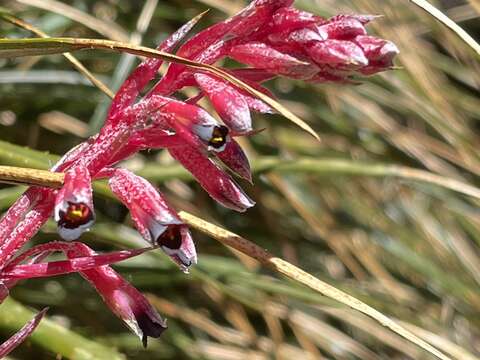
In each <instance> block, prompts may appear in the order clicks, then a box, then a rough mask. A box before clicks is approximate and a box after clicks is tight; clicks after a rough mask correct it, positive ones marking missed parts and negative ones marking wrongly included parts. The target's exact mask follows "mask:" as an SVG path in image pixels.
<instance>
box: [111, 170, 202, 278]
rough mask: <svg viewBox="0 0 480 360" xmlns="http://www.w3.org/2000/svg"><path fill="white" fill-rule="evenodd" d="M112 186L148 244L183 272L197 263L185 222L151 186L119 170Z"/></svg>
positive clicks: (137, 177) (112, 180) (139, 178)
mask: <svg viewBox="0 0 480 360" xmlns="http://www.w3.org/2000/svg"><path fill="white" fill-rule="evenodd" d="M109 185H110V188H111V189H112V191H113V192H114V194H115V195H117V196H118V198H119V199H120V200H121V201H122V202H123V203H124V204H125V206H127V208H128V209H129V210H130V213H131V216H132V219H133V221H134V222H135V225H136V227H137V229H138V231H139V232H140V234H141V235H142V236H143V238H144V239H145V240H147V241H149V242H150V243H151V244H153V245H156V246H157V245H158V246H160V247H161V248H162V250H163V251H164V252H165V253H166V254H167V255H169V256H170V257H172V259H173V260H174V261H175V262H176V263H178V264H179V265H181V268H182V270H183V271H186V269H188V267H189V266H191V265H192V264H195V263H196V262H197V254H196V251H195V246H194V244H193V241H192V239H191V237H190V235H187V233H185V231H183V230H182V228H183V225H184V224H183V222H182V221H181V220H180V218H179V217H178V215H177V214H176V212H175V211H174V210H173V209H172V208H171V207H170V205H169V204H168V203H167V202H166V201H165V199H164V198H163V197H162V195H161V194H160V193H159V192H158V191H157V189H155V187H154V186H153V185H152V184H150V183H149V182H148V181H147V180H145V179H144V178H142V177H140V176H137V175H135V174H133V173H131V172H130V171H128V170H124V169H117V170H116V171H115V174H114V175H113V176H112V177H111V178H110V180H109ZM187 232H188V231H187Z"/></svg>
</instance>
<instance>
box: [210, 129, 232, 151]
mask: <svg viewBox="0 0 480 360" xmlns="http://www.w3.org/2000/svg"><path fill="white" fill-rule="evenodd" d="M227 135H228V128H227V127H226V126H223V125H219V126H215V127H214V128H213V131H212V137H211V138H210V140H209V141H208V145H210V146H211V147H213V148H214V149H220V148H221V147H222V146H223V145H225V143H226V142H227Z"/></svg>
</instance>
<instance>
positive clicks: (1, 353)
mask: <svg viewBox="0 0 480 360" xmlns="http://www.w3.org/2000/svg"><path fill="white" fill-rule="evenodd" d="M47 311H48V308H45V309H43V310H42V311H40V312H39V313H38V314H37V315H35V317H34V318H33V319H32V320H30V321H29V322H28V323H26V324H25V325H24V326H23V327H22V328H21V329H20V330H18V331H17V333H16V334H15V335H13V336H12V337H10V338H9V339H8V340H7V341H5V342H4V343H3V344H1V345H0V359H2V358H4V357H5V356H7V355H8V354H9V353H10V352H11V351H13V350H14V349H15V348H16V347H18V346H19V345H20V344H21V343H22V342H23V341H25V339H26V338H27V337H29V336H30V334H31V333H32V332H33V331H34V330H35V329H36V328H37V326H38V325H39V324H40V321H41V320H42V318H43V317H44V316H45V314H46V312H47Z"/></svg>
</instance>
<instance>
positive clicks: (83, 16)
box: [17, 0, 128, 41]
mask: <svg viewBox="0 0 480 360" xmlns="http://www.w3.org/2000/svg"><path fill="white" fill-rule="evenodd" d="M17 1H18V2H20V3H22V4H26V5H28V6H35V7H38V8H40V9H44V10H47V11H51V12H54V13H57V14H60V15H62V16H65V17H67V18H69V19H72V20H74V21H77V22H79V23H81V24H83V25H85V26H87V27H89V28H90V29H92V30H94V31H96V32H98V33H99V34H102V35H104V36H106V37H107V38H110V39H113V40H118V41H128V34H127V33H126V32H125V31H123V29H122V28H121V27H120V26H118V25H117V24H115V23H114V22H106V21H102V20H99V19H97V18H96V17H94V16H91V15H89V14H87V13H85V12H83V11H81V10H79V9H76V8H74V7H72V6H70V5H67V4H63V3H61V2H60V1H55V0H17Z"/></svg>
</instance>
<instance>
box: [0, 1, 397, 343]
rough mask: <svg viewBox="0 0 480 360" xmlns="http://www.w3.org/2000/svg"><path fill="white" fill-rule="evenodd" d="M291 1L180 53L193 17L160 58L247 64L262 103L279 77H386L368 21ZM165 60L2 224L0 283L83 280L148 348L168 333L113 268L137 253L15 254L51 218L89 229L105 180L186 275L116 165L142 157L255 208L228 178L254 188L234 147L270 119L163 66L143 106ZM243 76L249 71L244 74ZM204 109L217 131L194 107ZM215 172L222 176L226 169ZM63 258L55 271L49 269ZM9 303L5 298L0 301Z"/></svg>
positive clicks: (383, 49) (185, 71) (240, 97)
mask: <svg viewBox="0 0 480 360" xmlns="http://www.w3.org/2000/svg"><path fill="white" fill-rule="evenodd" d="M292 3H293V1H291V0H275V1H274V0H255V1H253V2H252V3H251V4H250V5H249V6H248V7H247V8H245V9H244V10H243V11H241V12H240V13H239V14H237V15H236V16H234V17H232V18H230V19H228V20H226V21H223V22H221V23H218V24H215V25H213V26H211V27H209V28H207V29H206V30H203V31H201V32H200V33H198V34H196V35H195V36H193V37H191V38H190V39H189V40H187V41H185V42H184V43H183V44H181V45H180V42H181V41H182V40H183V39H184V37H185V36H186V35H187V33H188V32H189V31H190V30H191V29H192V27H193V26H194V25H195V23H196V22H197V21H198V20H199V17H197V18H195V19H193V20H191V21H190V22H188V23H187V24H185V25H184V26H182V27H181V28H180V29H179V30H178V31H176V32H175V33H174V34H173V35H171V36H170V37H169V38H168V39H166V40H165V41H164V42H163V43H162V44H161V45H160V46H159V47H158V49H159V50H161V51H164V52H171V51H172V50H173V49H174V48H176V47H177V46H178V45H180V46H179V48H178V50H177V52H176V54H177V55H178V56H181V57H184V58H187V59H190V60H193V61H196V62H201V63H206V64H213V63H216V62H217V61H218V60H220V59H222V58H225V57H229V58H232V59H234V60H236V61H237V62H239V63H241V64H243V67H241V68H237V69H228V70H227V69H226V71H228V72H229V73H230V74H232V75H233V76H235V77H237V78H238V79H240V80H242V81H243V82H245V83H247V84H248V85H250V86H251V87H253V88H255V89H256V90H259V91H261V92H263V93H265V94H267V95H269V96H271V94H270V93H269V91H268V90H267V89H266V88H264V87H263V86H262V85H261V84H262V82H264V81H266V80H269V79H272V78H274V77H276V76H287V77H290V78H293V79H300V80H304V81H309V82H322V81H338V82H348V80H349V79H350V77H351V76H353V75H369V74H373V73H376V72H379V71H383V70H386V69H388V68H390V67H392V60H393V58H394V56H395V55H396V54H397V53H398V50H397V48H396V47H395V45H393V44H392V43H391V42H389V41H387V40H383V39H379V38H375V37H372V36H369V35H367V34H366V30H365V25H366V24H367V23H368V22H370V21H371V20H373V19H374V16H364V15H340V16H335V17H333V18H331V19H323V18H321V17H319V16H315V15H313V14H310V13H307V12H303V11H300V10H297V9H295V8H293V7H292ZM161 64H162V60H160V59H147V60H145V61H143V62H142V63H141V64H140V65H139V66H138V67H137V68H136V69H135V70H134V71H133V73H132V74H131V75H130V76H129V77H128V79H127V80H126V81H125V82H124V84H123V85H122V87H121V88H120V90H119V91H118V92H117V94H116V96H115V98H114V99H113V101H112V105H111V107H110V110H109V113H108V116H107V119H106V121H105V124H104V126H103V128H102V129H101V131H100V132H99V134H97V135H96V136H93V137H92V138H90V139H89V140H87V141H86V142H84V143H82V144H80V145H78V146H77V147H75V148H73V149H72V150H71V151H70V152H68V153H67V154H66V155H65V156H64V157H63V158H62V159H61V160H60V161H59V162H58V163H57V164H56V165H55V166H54V168H53V169H52V171H56V172H65V179H64V185H63V187H62V188H61V189H59V190H53V189H45V188H36V187H32V188H30V189H29V190H27V191H26V193H25V194H24V195H23V196H22V197H21V198H20V199H19V200H18V201H17V202H16V203H15V204H14V205H13V206H12V207H11V208H10V209H9V210H8V212H7V213H6V215H5V216H4V217H3V218H2V219H1V220H0V269H1V270H0V280H1V282H2V284H3V287H4V288H6V289H8V288H11V287H12V286H13V285H14V284H15V282H16V281H17V280H19V279H21V278H28V277H38V276H52V275H56V274H60V273H67V272H79V273H81V274H82V276H83V277H84V278H86V279H87V280H88V281H89V282H90V283H91V284H92V285H93V286H94V287H95V289H96V290H98V292H99V293H100V295H101V296H102V298H103V299H104V300H105V303H106V304H107V305H108V306H109V307H110V308H111V309H112V311H113V312H114V313H115V314H116V315H118V316H119V317H120V318H121V319H123V320H124V321H125V322H126V324H127V325H128V326H129V327H130V328H131V329H132V330H133V331H134V332H135V333H136V334H138V335H139V336H140V337H141V338H142V339H143V341H144V343H145V344H146V339H147V336H152V337H158V336H159V335H160V334H161V332H162V331H163V330H164V328H165V322H164V321H163V320H162V319H161V317H160V316H159V315H158V314H157V312H156V311H155V310H154V309H153V307H152V306H151V305H150V304H149V303H148V301H147V300H146V298H145V297H143V295H142V294H141V293H139V292H138V291H137V290H136V289H135V288H133V287H132V286H131V285H130V284H128V282H127V281H126V280H124V279H123V278H122V277H121V276H120V275H118V274H117V273H116V272H114V271H113V270H112V269H111V268H110V267H109V264H111V263H113V262H116V261H120V260H122V259H125V258H127V257H130V256H134V255H137V254H138V253H139V252H141V251H144V250H130V251H123V252H116V253H113V254H105V255H97V254H95V253H94V252H93V251H92V250H91V249H90V248H88V247H87V246H86V245H84V244H82V243H79V242H52V243H48V244H44V245H39V246H36V247H33V248H32V249H30V250H28V251H26V252H24V253H23V254H21V255H17V256H16V257H15V253H16V252H17V250H18V249H20V247H22V246H23V245H24V244H25V242H26V241H28V240H29V239H30V238H31V237H32V236H33V235H34V234H35V233H36V232H37V231H38V229H39V228H40V227H41V226H42V224H43V223H44V222H45V221H46V220H47V219H48V218H49V217H50V216H52V214H53V217H54V219H55V221H56V222H57V224H58V233H59V235H60V236H61V237H62V238H63V239H64V240H75V239H77V238H79V237H80V235H81V234H82V232H84V231H85V230H87V229H89V228H90V227H91V226H92V224H93V222H94V221H95V212H94V207H93V196H92V180H94V179H99V178H108V183H109V186H110V188H111V190H112V191H113V193H114V194H115V195H116V196H117V197H118V199H119V200H120V201H121V202H122V203H123V204H125V206H126V207H127V208H128V209H129V210H130V213H131V217H132V219H133V222H134V223H135V226H136V227H137V229H138V231H139V233H140V234H141V235H142V236H143V238H144V239H145V240H146V241H147V242H148V243H149V244H150V245H151V246H152V247H155V248H156V247H158V248H161V249H162V250H163V251H164V252H165V253H166V254H167V255H168V256H170V257H171V259H172V260H173V261H174V262H175V263H176V264H178V265H179V267H180V268H181V269H182V270H183V271H184V272H188V268H189V267H190V266H191V265H192V264H195V263H196V261H197V255H196V251H195V246H194V243H193V240H192V237H191V235H190V232H189V230H188V227H187V226H186V225H185V224H184V223H183V222H182V220H181V219H180V218H179V216H178V215H177V213H176V212H175V210H174V209H173V208H172V207H171V206H170V205H169V204H168V202H167V200H166V199H165V198H164V196H163V195H162V194H161V193H160V192H159V191H158V190H157V189H156V188H155V187H154V186H153V185H152V184H150V183H149V182H148V181H147V180H145V179H143V178H141V177H139V176H137V175H135V174H133V173H131V172H129V171H127V170H125V169H121V168H118V167H115V165H116V164H117V163H118V162H120V161H121V160H123V159H125V158H127V157H129V156H131V155H133V154H135V153H136V152H138V151H140V150H144V149H159V148H164V149H167V150H168V151H169V152H170V154H171V155H172V157H173V158H175V159H176V160H177V161H179V162H180V163H181V164H182V165H183V166H184V167H185V168H186V169H187V170H188V171H190V172H191V173H192V174H193V176H194V177H195V178H196V179H197V181H198V182H199V183H200V184H201V186H202V187H203V188H204V189H205V190H206V191H207V192H208V193H209V194H210V196H211V197H212V198H213V199H215V200H216V201H218V202H219V203H220V204H222V205H224V206H225V207H227V208H230V209H233V210H236V211H245V210H246V209H248V208H250V207H251V206H253V205H254V201H252V200H251V199H250V198H249V197H248V196H247V195H246V194H245V193H244V192H243V190H242V189H241V188H240V187H239V186H238V185H237V183H236V182H235V181H234V179H233V178H232V176H231V175H229V174H228V173H227V172H226V171H225V168H227V169H229V170H230V171H231V172H232V173H234V174H236V175H238V176H239V177H241V178H243V179H246V180H247V181H250V182H251V180H252V176H251V172H250V166H249V163H248V159H247V157H246V156H245V154H244V152H243V150H242V149H241V147H240V146H239V144H238V143H237V142H236V141H235V140H234V137H236V136H245V135H249V134H251V133H252V132H253V128H252V120H251V114H250V112H251V111H252V110H253V111H257V112H262V113H269V112H272V109H271V108H270V107H269V106H268V105H267V104H265V103H264V102H262V101H261V100H259V99H257V98H255V97H253V96H252V95H250V94H249V93H248V92H246V91H245V90H243V89H241V88H239V87H237V86H235V85H233V84H231V83H229V82H227V81H225V80H224V79H222V78H220V77H217V76H214V75H212V74H210V73H208V72H203V71H200V70H198V69H193V68H189V67H187V66H185V65H182V64H178V63H175V64H173V63H172V64H170V65H169V67H168V70H167V72H166V73H165V75H164V76H163V77H162V78H161V79H160V80H159V81H158V82H157V83H156V84H155V85H154V86H153V87H152V89H151V90H150V91H149V92H148V93H147V94H145V95H144V96H143V97H142V98H141V99H140V100H138V97H139V95H140V94H141V92H142V90H144V88H145V87H146V86H147V85H148V84H149V83H150V81H152V80H153V79H154V78H155V76H156V75H157V72H158V70H159V67H160V66H161ZM245 65H246V67H245ZM187 86H190V87H195V88H196V89H198V95H197V96H195V97H193V98H190V99H188V100H186V101H180V100H178V99H176V98H175V97H173V94H174V93H175V92H177V91H178V90H180V89H182V88H184V87H187ZM202 97H207V98H208V99H209V100H210V102H211V104H212V105H213V107H214V108H215V110H216V112H217V113H218V115H219V117H220V118H221V119H222V123H220V122H219V121H217V120H216V119H215V118H214V117H213V116H211V115H210V114H209V113H208V112H207V111H205V110H204V109H202V108H201V107H200V106H198V105H197V103H198V101H199V100H200V99H201V98H202ZM220 164H223V166H221V165H220ZM54 251H61V252H63V253H64V254H65V255H66V257H67V259H68V260H64V261H63V262H57V264H55V266H52V265H50V266H49V265H48V264H52V263H45V262H43V260H44V259H45V257H46V256H47V255H48V254H50V253H52V252H54ZM3 293H4V294H5V296H6V294H8V290H6V291H4V292H3Z"/></svg>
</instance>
